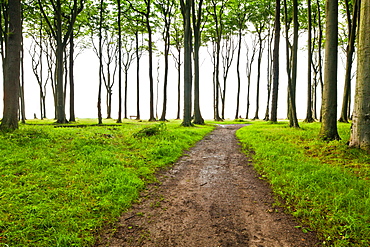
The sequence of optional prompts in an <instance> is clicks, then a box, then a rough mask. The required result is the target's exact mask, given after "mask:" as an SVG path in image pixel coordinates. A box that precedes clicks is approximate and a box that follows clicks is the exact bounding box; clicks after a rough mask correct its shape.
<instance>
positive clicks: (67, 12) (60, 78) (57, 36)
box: [38, 0, 84, 123]
mask: <svg viewBox="0 0 370 247" xmlns="http://www.w3.org/2000/svg"><path fill="white" fill-rule="evenodd" d="M50 1H51V2H50V4H46V3H45V2H42V1H41V0H38V4H39V7H40V10H41V13H42V15H43V16H44V18H45V21H46V23H47V25H48V26H49V29H50V32H51V34H52V37H53V38H54V40H55V42H56V53H55V54H56V55H55V57H56V88H55V93H56V108H55V111H56V119H57V123H66V122H67V119H66V114H65V98H64V97H65V90H64V83H65V81H64V66H63V64H64V51H65V49H66V46H67V44H68V41H69V39H70V37H71V33H72V32H73V28H74V24H75V22H76V18H77V15H78V14H80V13H81V11H82V9H83V7H84V0H79V2H78V1H77V0H73V3H72V5H69V3H64V2H63V3H62V1H61V0H50ZM50 13H53V14H52V15H50ZM63 20H64V21H63Z"/></svg>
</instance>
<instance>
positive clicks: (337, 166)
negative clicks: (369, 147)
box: [237, 123, 370, 246]
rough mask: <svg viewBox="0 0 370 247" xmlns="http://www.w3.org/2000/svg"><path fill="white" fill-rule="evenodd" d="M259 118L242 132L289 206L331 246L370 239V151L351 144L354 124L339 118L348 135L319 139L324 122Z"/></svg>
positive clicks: (261, 168)
mask: <svg viewBox="0 0 370 247" xmlns="http://www.w3.org/2000/svg"><path fill="white" fill-rule="evenodd" d="M301 126H302V129H291V128H288V125H287V123H279V124H269V123H255V124H253V125H252V126H248V127H246V128H243V129H241V130H239V131H238V132H237V136H238V138H239V139H240V140H241V142H242V144H243V147H244V148H245V150H246V152H251V151H252V150H253V151H254V152H255V156H254V163H255V167H256V169H257V170H258V171H259V172H260V173H261V174H262V176H263V177H264V178H267V179H268V181H269V182H270V183H271V185H272V187H273V190H274V192H275V193H276V195H278V196H279V197H280V198H282V199H284V201H285V202H286V205H285V206H286V207H287V209H288V210H289V211H290V212H291V213H292V214H293V215H294V216H296V217H299V218H300V219H301V220H302V221H303V223H304V224H308V225H309V227H310V229H312V230H315V231H317V232H318V233H319V236H320V237H321V239H322V241H323V244H324V245H328V246H365V245H367V244H368V243H369V242H370V227H369V222H370V200H369V198H370V183H369V181H368V179H369V175H370V166H369V161H370V155H369V154H367V153H365V152H363V151H361V150H357V149H351V148H349V147H348V146H347V145H346V140H348V138H349V132H350V131H349V130H350V125H349V124H339V126H338V129H339V132H340V135H341V136H342V137H343V139H344V140H342V141H334V142H329V143H327V142H323V141H320V140H318V139H317V133H318V131H319V128H320V124H319V123H314V124H306V123H301Z"/></svg>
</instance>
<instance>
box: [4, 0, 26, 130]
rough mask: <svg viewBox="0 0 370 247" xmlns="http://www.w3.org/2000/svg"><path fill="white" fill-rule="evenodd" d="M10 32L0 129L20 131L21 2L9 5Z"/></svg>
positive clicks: (16, 1) (12, 2) (13, 2)
mask: <svg viewBox="0 0 370 247" xmlns="http://www.w3.org/2000/svg"><path fill="white" fill-rule="evenodd" d="M8 4H9V5H8V7H9V9H8V11H9V30H11V32H9V33H8V36H7V37H6V39H7V43H6V47H5V49H6V51H5V52H6V53H5V56H6V57H5V70H4V112H3V119H2V121H1V126H0V128H1V129H2V130H3V131H12V130H15V129H18V120H19V118H18V116H19V115H18V114H19V86H20V59H21V46H22V24H21V1H20V0H12V1H9V3H8Z"/></svg>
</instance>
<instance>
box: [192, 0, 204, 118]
mask: <svg viewBox="0 0 370 247" xmlns="http://www.w3.org/2000/svg"><path fill="white" fill-rule="evenodd" d="M197 5H198V6H197ZM197 5H196V3H195V1H193V2H192V20H193V32H194V121H193V123H194V124H204V119H203V117H202V114H201V111H200V105H199V101H200V96H199V48H200V46H201V25H202V8H203V6H202V5H203V0H199V1H198V4H197Z"/></svg>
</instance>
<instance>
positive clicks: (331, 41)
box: [319, 0, 340, 141]
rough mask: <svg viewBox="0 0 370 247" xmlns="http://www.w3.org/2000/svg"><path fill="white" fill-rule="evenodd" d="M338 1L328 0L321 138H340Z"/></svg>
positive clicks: (329, 139)
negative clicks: (338, 117)
mask: <svg viewBox="0 0 370 247" xmlns="http://www.w3.org/2000/svg"><path fill="white" fill-rule="evenodd" d="M337 63H338V1H337V0H327V1H326V43H325V71H324V75H325V77H324V92H323V98H322V124H321V129H320V134H319V136H320V138H321V139H323V140H328V141H331V140H338V139H340V137H339V134H338V130H337V66H338V65H337Z"/></svg>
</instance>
